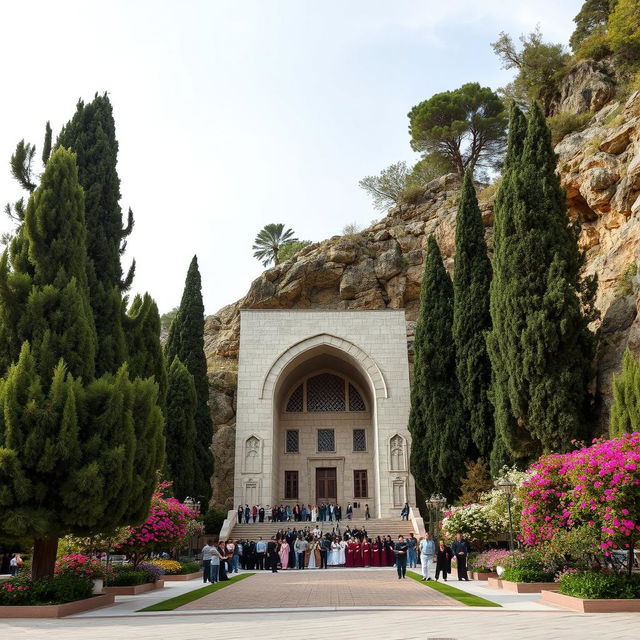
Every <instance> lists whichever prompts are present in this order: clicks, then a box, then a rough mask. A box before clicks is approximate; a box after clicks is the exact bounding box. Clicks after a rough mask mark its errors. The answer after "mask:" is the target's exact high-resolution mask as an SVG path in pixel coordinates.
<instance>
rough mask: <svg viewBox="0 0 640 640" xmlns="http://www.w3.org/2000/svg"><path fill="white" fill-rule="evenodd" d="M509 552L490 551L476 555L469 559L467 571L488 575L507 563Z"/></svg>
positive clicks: (501, 550) (500, 550)
mask: <svg viewBox="0 0 640 640" xmlns="http://www.w3.org/2000/svg"><path fill="white" fill-rule="evenodd" d="M510 553H511V552H510V551H507V550H506V549H490V550H489V551H484V552H483V553H478V554H476V555H473V556H471V557H470V558H469V565H468V566H469V569H471V570H472V571H478V572H480V573H489V572H492V571H495V570H496V567H498V566H503V565H504V563H505V562H507V558H508V557H509V555H510Z"/></svg>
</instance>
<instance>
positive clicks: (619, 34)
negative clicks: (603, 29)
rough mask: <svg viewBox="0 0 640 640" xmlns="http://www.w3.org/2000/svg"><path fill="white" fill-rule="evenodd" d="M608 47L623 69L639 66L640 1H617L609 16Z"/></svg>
mask: <svg viewBox="0 0 640 640" xmlns="http://www.w3.org/2000/svg"><path fill="white" fill-rule="evenodd" d="M608 27H609V33H608V39H609V46H610V47H611V51H612V52H613V55H614V56H615V59H616V62H617V63H618V64H619V65H620V66H621V67H623V68H624V69H637V68H638V66H639V65H640V0H617V2H616V4H615V6H614V7H613V11H612V12H611V15H610V16H609V23H608Z"/></svg>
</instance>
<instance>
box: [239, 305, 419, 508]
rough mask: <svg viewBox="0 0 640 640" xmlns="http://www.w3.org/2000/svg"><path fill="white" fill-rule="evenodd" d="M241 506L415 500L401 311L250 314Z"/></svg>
mask: <svg viewBox="0 0 640 640" xmlns="http://www.w3.org/2000/svg"><path fill="white" fill-rule="evenodd" d="M236 417H237V422H236V457H235V485H234V503H235V505H236V506H237V505H238V504H249V505H250V506H253V505H262V506H265V507H266V506H267V505H268V506H273V505H279V504H291V505H292V504H295V503H300V504H311V505H314V504H321V503H323V502H325V503H331V502H334V503H337V504H340V505H342V507H343V512H344V510H345V508H346V506H347V503H348V502H351V503H352V505H354V517H358V516H363V515H364V508H365V505H367V504H368V505H369V509H370V512H371V516H372V517H378V518H385V517H397V516H398V514H399V510H400V509H401V508H402V505H403V504H404V503H405V502H409V503H410V504H415V487H414V483H413V479H412V477H411V475H410V474H409V450H410V444H411V440H410V438H411V436H410V435H409V432H408V430H407V421H408V417H409V364H408V359H407V339H406V323H405V316H404V311H403V310H382V311H318V310H296V311H279V310H244V311H242V312H241V319H240V356H239V362H238V395H237V416H236Z"/></svg>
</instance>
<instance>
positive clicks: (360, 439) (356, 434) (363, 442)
mask: <svg viewBox="0 0 640 640" xmlns="http://www.w3.org/2000/svg"><path fill="white" fill-rule="evenodd" d="M353 450H354V451H366V450H367V437H366V434H365V430H364V429H354V430H353ZM360 497H362V496H360Z"/></svg>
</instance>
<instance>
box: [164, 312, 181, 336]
mask: <svg viewBox="0 0 640 640" xmlns="http://www.w3.org/2000/svg"><path fill="white" fill-rule="evenodd" d="M177 315H178V307H173V309H171V311H167V313H163V314H162V315H161V316H160V331H161V333H162V334H163V335H169V330H170V329H171V325H172V324H173V321H174V320H175V319H176V316H177Z"/></svg>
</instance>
